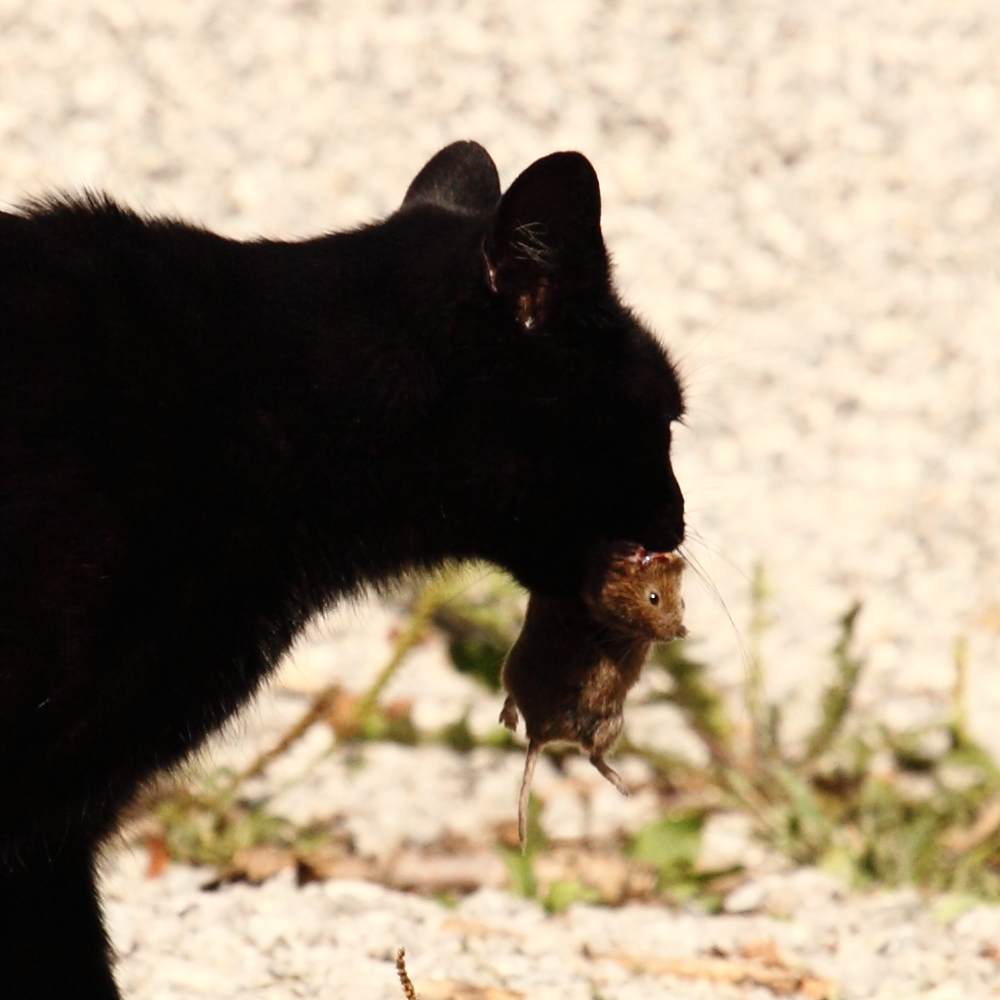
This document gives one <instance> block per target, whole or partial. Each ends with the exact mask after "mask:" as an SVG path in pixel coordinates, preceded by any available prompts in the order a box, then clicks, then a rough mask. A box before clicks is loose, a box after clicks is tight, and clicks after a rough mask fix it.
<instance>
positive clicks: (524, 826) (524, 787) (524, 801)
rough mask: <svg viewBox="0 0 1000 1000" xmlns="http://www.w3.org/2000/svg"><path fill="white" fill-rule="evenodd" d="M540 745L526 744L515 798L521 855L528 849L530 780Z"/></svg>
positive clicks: (532, 742)
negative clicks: (521, 773)
mask: <svg viewBox="0 0 1000 1000" xmlns="http://www.w3.org/2000/svg"><path fill="white" fill-rule="evenodd" d="M541 752H542V745H541V743H536V742H535V741H534V740H532V741H531V742H530V743H529V744H528V755H527V756H526V757H525V758H524V774H523V775H522V776H521V794H520V795H518V797H517V836H518V838H519V840H520V841H521V853H522V854H524V852H525V851H526V850H527V849H528V800H529V799H530V797H531V779H532V778H533V777H534V775H535V765H536V764H537V763H538V755H539V754H540V753H541Z"/></svg>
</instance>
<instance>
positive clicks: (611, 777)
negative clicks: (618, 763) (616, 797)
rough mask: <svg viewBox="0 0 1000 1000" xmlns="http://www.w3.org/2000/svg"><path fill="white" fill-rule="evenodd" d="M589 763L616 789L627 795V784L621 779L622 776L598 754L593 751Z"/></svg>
mask: <svg viewBox="0 0 1000 1000" xmlns="http://www.w3.org/2000/svg"><path fill="white" fill-rule="evenodd" d="M590 763H591V764H593V765H594V767H596V768H597V770H598V771H600V772H601V774H603V775H604V777H605V778H607V779H608V781H610V782H611V784H612V785H614V786H615V788H617V789H618V791H619V792H621V793H622V795H628V786H627V785H626V784H625V782H624V781H622V776H621V775H620V774H619V773H618V772H617V771H616V770H615V769H614V768H613V767H611V765H610V764H609V763H608V762H607V761H606V760H605V759H604V758H603V757H602V756H601V755H600V754H597V753H595V754H594V755H593V756H592V757H591V758H590Z"/></svg>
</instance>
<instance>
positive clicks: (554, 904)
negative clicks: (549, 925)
mask: <svg viewBox="0 0 1000 1000" xmlns="http://www.w3.org/2000/svg"><path fill="white" fill-rule="evenodd" d="M600 899H601V895H600V893H599V892H597V890H596V889H591V888H590V887H589V886H586V885H584V884H583V883H582V882H580V881H579V880H578V879H575V878H573V879H563V880H560V881H558V882H553V883H552V885H551V886H549V891H548V893H546V896H545V899H544V900H543V905H544V906H545V909H546V910H548V911H549V913H562V912H563V910H568V909H569V908H570V907H571V906H572V905H573V904H574V903H597V902H600Z"/></svg>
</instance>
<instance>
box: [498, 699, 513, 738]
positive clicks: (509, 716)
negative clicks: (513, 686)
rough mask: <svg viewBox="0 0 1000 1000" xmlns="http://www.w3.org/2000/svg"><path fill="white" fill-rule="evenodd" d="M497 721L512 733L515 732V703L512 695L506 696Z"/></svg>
mask: <svg viewBox="0 0 1000 1000" xmlns="http://www.w3.org/2000/svg"><path fill="white" fill-rule="evenodd" d="M497 721H498V722H502V723H503V724H504V725H505V726H506V727H507V728H508V729H509V730H510V731H511V732H512V733H513V732H516V731H517V702H515V701H514V696H513V695H512V694H509V695H507V700H506V701H505V702H504V703H503V708H502V709H500V718H499V719H498V720H497Z"/></svg>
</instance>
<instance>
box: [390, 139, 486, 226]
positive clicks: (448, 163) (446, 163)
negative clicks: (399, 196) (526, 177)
mask: <svg viewBox="0 0 1000 1000" xmlns="http://www.w3.org/2000/svg"><path fill="white" fill-rule="evenodd" d="M499 200H500V178H499V176H498V175H497V168H496V165H495V164H494V163H493V158H492V157H491V156H490V154H489V153H487V152H486V150H485V149H483V147H482V146H480V145H479V143H478V142H453V143H452V144H451V145H450V146H445V147H444V149H442V150H441V151H440V152H438V153H435V154H434V156H432V157H431V158H430V160H428V162H427V164H426V166H424V168H423V170H421V171H420V173H419V174H417V176H416V177H414V178H413V183H412V184H410V187H409V189H408V190H407V192H406V197H405V198H404V199H403V204H404V205H413V204H431V205H440V206H441V207H442V208H448V209H452V210H453V211H458V212H469V213H474V214H477V215H481V214H483V213H485V212H492V211H493V209H495V208H496V205H497V202H498V201H499Z"/></svg>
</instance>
